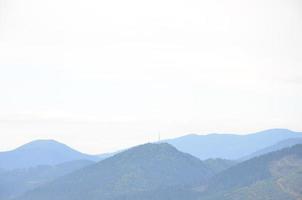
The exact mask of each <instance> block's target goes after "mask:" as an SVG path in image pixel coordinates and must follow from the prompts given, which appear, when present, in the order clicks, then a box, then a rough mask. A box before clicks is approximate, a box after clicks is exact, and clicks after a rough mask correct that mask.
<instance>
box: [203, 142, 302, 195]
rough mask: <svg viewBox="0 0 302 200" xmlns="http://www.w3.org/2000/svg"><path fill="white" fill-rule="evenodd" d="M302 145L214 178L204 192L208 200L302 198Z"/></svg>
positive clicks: (243, 163)
mask: <svg viewBox="0 0 302 200" xmlns="http://www.w3.org/2000/svg"><path fill="white" fill-rule="evenodd" d="M301 180H302V145H296V146H294V147H291V148H285V149H282V150H280V151H275V152H272V153H269V154H265V155H263V156H260V157H256V158H253V159H250V160H247V161H245V162H242V163H240V164H237V165H235V166H233V167H231V168H229V169H227V170H225V171H223V172H221V173H219V174H217V175H216V176H214V177H213V178H212V179H211V180H210V181H209V182H208V183H207V185H203V186H202V187H200V188H199V190H201V191H203V193H202V195H201V196H202V198H201V199H206V200H220V199H224V200H239V199H246V200H258V199H259V200H260V199H268V200H285V199H286V200H294V199H301V198H302V190H301V188H302V181H301Z"/></svg>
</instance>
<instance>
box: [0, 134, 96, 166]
mask: <svg viewBox="0 0 302 200" xmlns="http://www.w3.org/2000/svg"><path fill="white" fill-rule="evenodd" d="M73 160H95V161H96V160H99V158H98V156H92V155H87V154H83V153H81V152H79V151H76V150H74V149H71V148H70V147H68V146H67V145H65V144H62V143H59V142H57V141H54V140H36V141H33V142H31V143H28V144H25V145H23V146H21V147H19V148H17V149H15V150H12V151H7V152H0V168H2V169H18V168H29V167H35V166H38V165H57V164H60V163H64V162H69V161H73Z"/></svg>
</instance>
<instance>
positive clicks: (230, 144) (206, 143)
mask: <svg viewBox="0 0 302 200" xmlns="http://www.w3.org/2000/svg"><path fill="white" fill-rule="evenodd" d="M289 138H302V133H300V132H293V131H290V130H287V129H271V130H266V131H261V132H258V133H254V134H249V135H233V134H210V135H187V136H183V137H180V138H175V139H170V140H166V141H165V142H167V143H169V144H171V145H173V146H174V147H176V148H177V149H178V150H180V151H182V152H186V153H189V154H191V155H193V156H195V157H197V158H199V159H201V160H205V159H209V158H223V159H229V160H237V159H240V158H242V157H244V156H247V155H250V154H252V153H254V152H256V151H258V150H260V149H263V148H266V147H268V146H271V145H274V144H276V143H277V142H280V141H282V140H286V139H289Z"/></svg>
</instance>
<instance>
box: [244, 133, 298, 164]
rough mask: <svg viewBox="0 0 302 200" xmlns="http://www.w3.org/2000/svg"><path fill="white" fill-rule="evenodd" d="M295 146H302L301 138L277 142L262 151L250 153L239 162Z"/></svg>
mask: <svg viewBox="0 0 302 200" xmlns="http://www.w3.org/2000/svg"><path fill="white" fill-rule="evenodd" d="M297 144H302V138H291V139H287V140H283V141H281V142H278V143H277V144H274V145H272V146H269V147H266V148H264V149H261V150H259V151H256V152H254V153H252V154H251V155H248V156H245V157H243V158H241V159H240V160H241V161H244V160H249V159H251V158H254V157H257V156H261V155H264V154H267V153H270V152H273V151H278V150H281V149H284V148H288V147H292V146H295V145H297Z"/></svg>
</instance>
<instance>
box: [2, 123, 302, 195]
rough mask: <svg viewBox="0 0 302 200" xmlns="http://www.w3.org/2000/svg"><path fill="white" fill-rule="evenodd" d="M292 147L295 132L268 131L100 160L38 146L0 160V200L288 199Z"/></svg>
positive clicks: (55, 145) (194, 139) (294, 173)
mask: <svg viewBox="0 0 302 200" xmlns="http://www.w3.org/2000/svg"><path fill="white" fill-rule="evenodd" d="M166 142H168V143H170V144H168V143H166ZM259 143H260V144H259ZM171 144H173V145H171ZM297 144H298V145H297ZM299 144H302V134H301V133H299V132H293V131H290V130H287V129H271V130H267V131H262V132H259V133H255V134H250V135H231V134H228V135H223V134H213V135H188V136H184V137H181V138H176V139H170V140H167V141H163V142H162V143H157V144H150V143H149V144H144V145H139V146H136V147H133V148H130V149H128V150H124V151H121V152H117V153H114V154H104V155H102V156H100V155H87V154H83V153H80V152H79V151H77V150H74V149H72V148H70V147H68V146H66V145H64V144H61V143H59V142H56V141H53V140H38V141H34V142H31V143H28V144H26V145H23V146H21V147H19V148H17V149H15V150H12V151H8V152H1V153H0V164H1V165H0V200H41V199H43V200H47V199H57V200H80V199H81V200H82V199H88V200H97V199H102V200H107V199H108V200H122V199H123V200H124V199H129V200H136V199H137V200H144V199H145V200H167V199H173V200H182V199H186V200H191V199H192V200H239V199H248V200H249V199H251V200H257V199H259V200H262V199H268V200H295V199H297V198H300V197H302V195H301V193H302V191H301V190H300V189H299V188H302V181H301V180H302V179H301V178H302V176H301V173H302V145H299ZM295 145H297V146H295ZM241 149H242V151H241ZM236 151H238V152H236ZM206 153H208V154H206ZM248 153H249V154H248ZM194 154H195V156H194ZM247 154H248V155H247ZM196 155H199V157H197V156H196ZM107 157H109V158H107ZM199 158H208V159H199ZM226 158H233V159H226ZM300 186H301V187H300ZM261 197H263V198H261Z"/></svg>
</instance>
